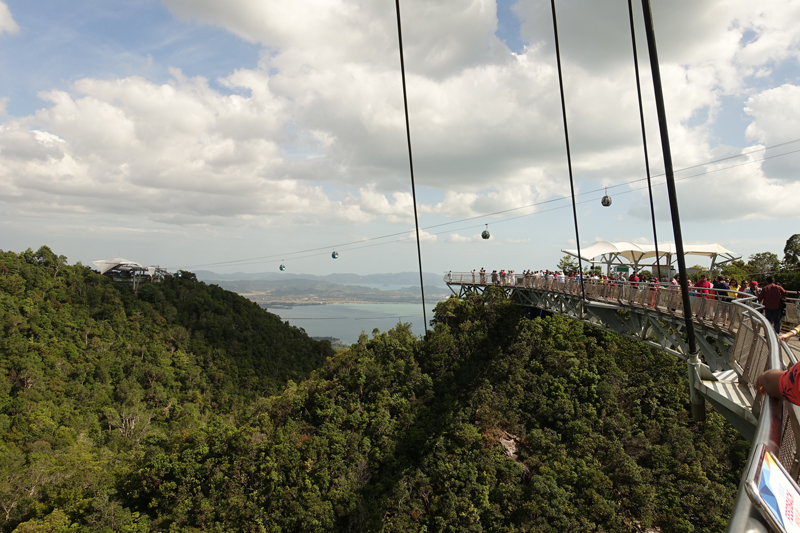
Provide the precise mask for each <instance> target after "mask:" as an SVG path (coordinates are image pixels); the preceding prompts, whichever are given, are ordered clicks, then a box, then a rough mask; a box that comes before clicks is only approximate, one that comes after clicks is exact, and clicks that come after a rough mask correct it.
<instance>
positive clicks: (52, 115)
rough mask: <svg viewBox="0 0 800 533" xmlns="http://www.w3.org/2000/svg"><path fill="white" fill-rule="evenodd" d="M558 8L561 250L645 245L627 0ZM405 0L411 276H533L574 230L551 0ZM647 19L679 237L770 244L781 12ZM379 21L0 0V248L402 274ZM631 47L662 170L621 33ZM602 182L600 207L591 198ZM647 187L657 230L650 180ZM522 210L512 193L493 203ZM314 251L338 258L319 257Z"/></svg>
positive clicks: (788, 5) (791, 117)
mask: <svg viewBox="0 0 800 533" xmlns="http://www.w3.org/2000/svg"><path fill="white" fill-rule="evenodd" d="M634 3H635V4H636V2H634ZM617 4H619V5H617ZM557 7H558V10H559V34H560V37H561V40H562V43H561V44H562V58H563V63H564V65H563V66H564V75H565V80H564V83H565V90H566V93H567V95H566V98H567V114H568V121H569V128H570V137H571V140H572V146H571V148H572V155H573V168H574V171H575V177H576V187H577V190H578V192H579V193H583V194H582V195H581V196H579V198H578V200H579V202H581V203H579V205H578V218H579V230H580V234H581V241H582V245H584V246H586V245H588V244H591V243H592V242H594V241H595V240H596V239H607V240H612V241H621V240H627V241H633V242H652V231H651V227H650V221H649V204H648V202H647V196H646V194H645V192H644V191H640V190H635V189H637V188H638V187H639V186H640V184H633V185H625V184H626V183H629V182H631V181H633V180H638V179H641V178H643V177H644V160H643V155H642V148H641V136H640V131H639V122H638V107H637V104H636V93H635V85H634V79H633V66H632V56H631V48H630V34H629V31H628V21H627V4H626V3H625V2H618V3H604V4H599V3H586V2H577V1H563V2H557ZM402 9H403V24H404V27H403V28H404V39H405V44H406V64H407V68H408V91H409V106H410V112H411V128H412V132H411V133H412V144H413V147H414V155H415V174H416V182H417V187H418V189H417V193H418V202H419V210H420V219H421V220H420V222H421V226H422V227H423V228H428V229H427V230H426V239H425V242H424V243H423V265H424V267H425V270H427V271H433V272H439V271H441V272H445V271H447V270H454V271H459V270H469V269H471V268H475V267H480V266H485V267H487V268H514V269H516V270H522V269H524V268H534V269H538V268H552V267H554V265H555V263H556V262H557V261H558V259H559V258H560V257H561V256H562V255H563V254H562V253H561V252H560V250H561V249H562V248H574V246H575V244H574V239H575V231H574V228H573V224H572V211H571V207H570V204H569V202H567V201H564V200H558V198H560V197H562V196H563V195H565V194H567V193H568V191H569V185H568V177H567V172H566V157H565V150H564V141H563V127H562V124H561V113H560V102H559V99H558V85H557V83H558V82H557V78H556V76H555V56H554V48H553V43H552V27H551V20H550V18H549V17H550V12H549V9H550V6H549V2H547V1H545V0H530V1H505V0H503V1H500V2H498V3H494V2H490V1H479V0H476V1H474V2H469V3H468V2H441V3H436V4H431V3H425V2H421V1H420V2H403V4H402ZM653 9H654V18H655V21H656V32H657V37H658V38H659V55H660V58H661V63H662V76H663V78H664V86H665V91H666V93H667V112H668V117H669V120H670V134H671V142H672V148H673V154H674V165H675V167H676V168H678V169H681V168H684V167H689V166H695V165H701V166H700V167H699V168H697V169H693V170H692V171H688V172H684V173H682V174H681V173H679V174H678V176H677V177H678V178H680V177H685V176H688V175H694V174H699V175H698V176H696V177H692V178H690V179H685V180H682V181H679V188H678V193H679V200H680V202H681V215H682V218H683V234H684V237H685V239H686V240H687V242H694V243H706V242H718V243H720V244H722V245H724V246H726V247H728V248H730V249H732V250H734V251H736V252H738V253H741V254H743V255H744V256H745V257H746V256H748V255H749V254H752V253H756V252H761V251H767V250H769V251H773V252H775V253H778V254H779V255H780V254H781V252H782V248H783V244H784V242H785V240H786V239H787V238H788V237H789V236H791V235H792V234H793V233H794V232H795V231H796V229H795V228H796V226H797V224H796V219H797V217H796V214H795V213H796V210H795V208H794V203H793V202H792V201H791V199H792V198H796V197H797V194H798V192H800V185H798V183H797V179H796V177H795V176H797V175H798V173H797V170H798V168H797V167H798V164H799V163H800V157H798V156H799V155H800V154H792V153H791V152H792V151H793V150H797V149H798V148H800V143H798V144H788V145H785V146H781V147H779V148H770V149H768V150H766V151H764V150H763V148H764V147H771V146H774V145H778V144H780V143H784V142H787V141H793V140H796V139H800V104H796V103H795V102H798V101H800V99H798V96H800V94H798V93H800V86H799V85H800V80H798V73H800V69H798V65H797V57H798V42H799V41H800V29H799V28H800V24H797V22H798V20H797V19H800V9H798V7H797V6H796V5H795V3H794V2H788V1H787V2H775V3H770V4H769V5H768V6H754V5H752V3H751V2H745V1H741V2H726V3H722V2H716V1H709V2H704V3H701V4H699V5H698V3H695V2H689V1H688V0H687V1H680V2H667V1H654V2H653ZM3 13H7V14H6V15H4V14H3ZM636 16H637V21H641V14H640V13H638V11H637V12H636ZM394 24H395V19H394V11H393V6H392V5H389V4H386V5H384V3H377V2H366V3H364V2H361V3H354V2H347V1H337V2H334V1H326V0H317V1H308V2H295V3H288V4H287V3H279V2H263V1H258V2H257V1H255V0H230V1H228V2H225V3H222V2H219V1H217V0H198V1H193V2H190V1H188V0H164V1H163V2H159V1H153V0H138V1H119V2H114V3H108V2H102V1H99V0H73V1H71V2H69V3H65V2H58V1H55V0H47V1H39V2H25V1H21V0H7V1H5V2H4V3H2V2H0V47H2V50H3V53H2V54H0V71H2V73H3V75H2V76H0V110H4V113H3V114H2V115H0V249H5V250H16V251H19V250H22V249H25V248H28V247H32V248H34V249H35V248H36V247H38V246H39V245H41V244H48V245H49V246H51V247H52V248H53V249H54V250H55V251H57V252H58V253H61V254H64V255H66V256H68V258H69V259H70V260H71V261H82V262H84V263H88V262H90V261H92V260H97V259H103V258H110V257H112V256H118V255H121V256H124V257H128V258H130V259H133V260H137V261H140V262H142V263H146V264H159V265H162V266H168V267H171V268H178V267H181V268H198V269H199V268H209V269H217V270H220V271H222V270H230V269H235V268H240V269H242V270H248V271H259V270H272V269H273V268H277V265H278V264H280V261H281V259H286V261H287V264H289V265H290V266H291V268H292V270H293V271H295V272H309V273H315V274H325V273H328V272H358V273H371V272H391V271H402V270H414V269H415V268H416V255H415V246H414V244H413V241H411V240H407V239H403V240H400V237H402V235H409V234H410V231H411V228H412V227H413V218H412V214H413V211H412V208H411V203H410V184H409V175H408V160H407V151H406V145H405V131H404V121H403V120H404V119H403V115H402V93H401V87H400V83H399V82H400V80H399V58H398V52H397V42H396V33H395V31H396V29H395V28H396V27H395V26H394ZM637 39H638V51H639V55H640V62H642V63H641V64H640V67H641V69H642V78H643V92H644V100H645V108H646V116H645V122H646V127H647V132H648V143H649V146H650V150H649V156H650V160H651V166H652V169H653V174H660V173H661V172H662V171H663V165H662V164H661V155H660V144H659V138H658V129H657V123H656V117H655V109H654V105H653V97H652V85H651V83H650V80H649V69H648V68H647V64H646V61H647V59H646V58H647V54H646V47H645V42H644V32H643V28H642V27H641V26H639V27H638V28H637ZM750 152H752V153H750ZM747 153H750V155H746V154H747ZM741 154H745V155H741ZM765 154H767V155H770V156H777V157H775V158H774V159H769V160H768V161H766V162H760V159H761V158H762V157H763V156H764V155H765ZM781 154H787V155H781ZM730 156H739V157H738V158H736V159H731V160H727V161H723V162H720V163H711V164H709V162H713V161H716V160H718V159H721V158H725V157H730ZM742 163H747V164H742ZM711 171H713V172H711ZM655 182H656V183H657V184H659V183H663V180H662V179H660V178H656V179H655ZM617 185H621V186H619V187H615V186H617ZM607 186H612V188H611V189H610V190H609V192H610V194H611V195H612V197H613V199H614V203H613V204H612V207H610V208H603V207H601V206H600V202H599V199H600V197H601V196H602V195H603V192H591V193H588V194H587V192H588V191H599V190H602V189H603V188H604V187H607ZM654 195H655V202H656V211H657V221H658V232H659V239H660V240H662V241H671V240H672V238H671V226H670V221H669V216H668V208H667V201H666V192H665V188H664V187H663V185H657V187H656V188H655V189H654ZM522 206H534V207H529V208H525V209H519V210H517V211H513V212H509V213H506V214H500V215H492V213H496V212H499V211H504V210H507V209H513V208H518V207H522ZM528 214H529V215H530V216H520V215H528ZM459 221H462V222H459ZM449 223H453V224H449ZM486 223H488V224H489V228H490V230H491V232H492V235H493V237H492V239H490V240H489V241H483V240H482V239H480V238H479V236H478V234H479V233H480V230H481V229H482V228H483V227H484V224H486ZM440 224H449V225H446V226H439V225H440ZM396 233H398V234H401V235H400V236H397V237H392V238H387V239H378V240H375V238H376V237H381V236H385V235H390V234H396ZM360 241H363V244H360V245H356V244H345V243H353V242H360ZM384 241H387V242H388V244H382V245H380V246H373V245H374V244H378V243H382V242H384ZM334 245H338V246H337V250H338V251H339V252H340V254H341V255H340V258H339V259H338V260H337V261H336V262H333V261H332V260H330V259H327V260H325V259H324V258H325V257H326V256H329V252H327V250H328V249H329V248H330V249H332V247H333V246H334ZM306 250H314V251H312V252H307V251H306ZM294 252H300V253H294ZM248 258H259V259H255V260H253V261H239V260H243V259H248ZM228 261H237V262H235V263H229V264H227V262H228ZM206 265H213V268H212V267H206Z"/></svg>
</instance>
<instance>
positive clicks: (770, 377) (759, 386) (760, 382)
mask: <svg viewBox="0 0 800 533" xmlns="http://www.w3.org/2000/svg"><path fill="white" fill-rule="evenodd" d="M782 373H783V372H782V371H780V370H767V371H766V372H764V373H762V374H761V375H760V376H758V379H756V390H757V391H758V393H759V394H766V395H767V396H772V397H773V398H781V399H782V398H783V395H782V394H781V388H780V379H781V374H782Z"/></svg>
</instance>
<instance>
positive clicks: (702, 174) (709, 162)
mask: <svg viewBox="0 0 800 533" xmlns="http://www.w3.org/2000/svg"><path fill="white" fill-rule="evenodd" d="M798 141H800V139H795V140H793V141H786V142H783V143H780V144H777V145H772V146H767V147H764V148H759V149H756V150H751V151H750V152H746V153H743V154H740V155H735V156H729V157H723V158H721V159H716V160H713V161H708V162H706V163H701V164H698V165H692V166H689V167H684V168H681V169H677V170H674V172H683V171H685V170H691V169H693V168H698V167H703V166H706V165H711V164H714V163H719V162H722V161H725V160H728V159H734V158H736V157H742V156H744V155H750V154H753V153H757V152H763V151H765V150H767V149H770V148H776V147H778V146H784V145H786V144H791V143H795V142H798ZM798 152H800V149H797V150H791V151H789V152H784V153H781V154H775V155H770V156H764V157H763V158H761V159H756V160H753V161H743V162H741V163H737V164H734V165H731V166H727V167H722V168H715V169H713V170H708V171H705V172H700V173H697V174H692V175H691V176H684V177H682V178H676V179H675V181H684V180H687V179H691V178H697V177H701V176H706V175H708V174H712V173H715V172H721V171H723V170H730V169H732V168H736V167H740V166H743V165H750V164H753V163H761V162H763V161H767V160H770V159H775V158H778V157H783V156H786V155H791V154H795V153H798ZM664 176H665V174H654V175H653V176H652V177H653V178H661V177H664ZM642 181H646V178H639V179H635V180H631V181H626V182H623V183H618V184H616V185H609V186H608V187H604V188H600V189H592V190H589V191H585V192H581V193H577V194H576V196H586V195H588V194H594V193H597V192H601V191H604V190H607V189H614V188H618V187H624V186H626V185H632V184H634V183H639V182H642ZM665 184H666V182H662V183H656V184H655V185H653V186H654V187H658V186H660V185H665ZM641 190H644V187H642V188H639V189H631V190H630V191H625V192H621V193H616V194H617V195H624V194H629V193H631V192H636V191H641ZM569 198H570V197H569V196H561V197H558V198H551V199H549V200H543V201H541V202H536V203H533V204H528V205H523V206H520V207H511V208H509V209H503V210H501V211H494V212H491V213H484V214H480V215H475V216H472V217H467V218H462V219H458V220H453V221H450V222H442V223H440V224H432V225H430V226H425V227H423V228H422V229H423V230H427V229H433V228H439V227H442V226H448V225H452V224H460V223H461V222H466V221H469V220H477V219H480V218H486V217H490V216H495V215H500V214H503V213H510V212H512V211H519V210H521V209H529V208H531V207H538V206H540V205H545V204H549V203H554V202H560V201H563V200H568V199H569ZM580 203H587V202H580ZM558 209H560V208H558ZM547 211H551V210H547ZM547 211H537V212H536V213H538V212H547ZM536 213H528V214H526V215H521V216H520V217H511V218H509V219H500V220H495V221H493V222H492V223H493V224H497V223H500V222H504V221H506V220H514V219H517V218H522V217H525V216H531V215H535V214H536ZM471 227H476V226H471ZM407 233H408V230H404V231H399V232H396V233H387V234H386V235H379V236H377V237H367V238H365V239H359V240H357V241H350V242H345V243H339V244H336V246H339V247H344V246H350V245H353V244H359V243H363V242H369V241H373V240H380V239H388V238H390V237H397V236H399V235H406V234H407ZM392 242H395V241H392ZM329 248H330V245H328V246H320V247H317V248H309V249H307V250H297V251H294V252H283V253H279V254H273V255H266V256H260V257H250V258H245V259H233V260H230V261H218V262H215V263H202V264H197V265H188V266H185V267H182V268H197V267H212V266H225V265H234V264H238V263H244V262H247V261H257V260H261V259H272V258H275V257H281V256H284V257H285V256H287V255H294V254H302V253H308V252H314V251H318V250H328V249H329Z"/></svg>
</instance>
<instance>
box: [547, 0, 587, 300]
mask: <svg viewBox="0 0 800 533" xmlns="http://www.w3.org/2000/svg"><path fill="white" fill-rule="evenodd" d="M550 8H551V10H552V12H553V35H554V37H555V42H556V63H557V64H558V88H559V90H560V91H561V115H562V117H563V120H564V141H565V143H566V145H567V169H568V170H569V190H570V192H571V194H572V217H573V219H574V223H575V245H576V246H577V247H578V270H579V271H580V278H579V279H580V285H581V298H583V300H584V301H586V290H585V289H584V286H583V261H582V260H581V237H580V234H579V232H578V208H577V206H576V205H575V182H574V180H573V178H572V155H571V154H570V151H569V129H568V128H567V105H566V103H565V100H564V78H563V75H562V73H561V48H560V47H559V45H558V21H557V20H556V0H550Z"/></svg>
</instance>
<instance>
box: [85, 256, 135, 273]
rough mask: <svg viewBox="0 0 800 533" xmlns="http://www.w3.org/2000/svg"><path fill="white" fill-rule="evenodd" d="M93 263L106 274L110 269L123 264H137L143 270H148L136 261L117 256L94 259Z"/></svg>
mask: <svg viewBox="0 0 800 533" xmlns="http://www.w3.org/2000/svg"><path fill="white" fill-rule="evenodd" d="M92 264H93V265H94V266H96V267H97V268H98V269H99V270H100V273H101V274H105V273H106V272H108V271H109V270H113V269H115V268H117V267H119V266H122V265H129V266H137V267H139V268H140V269H142V270H146V269H145V267H143V266H142V265H140V264H139V263H137V262H136V261H129V260H127V259H123V258H121V257H116V258H114V259H99V260H97V261H92Z"/></svg>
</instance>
